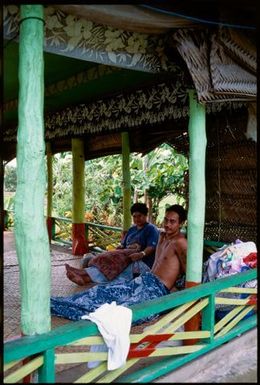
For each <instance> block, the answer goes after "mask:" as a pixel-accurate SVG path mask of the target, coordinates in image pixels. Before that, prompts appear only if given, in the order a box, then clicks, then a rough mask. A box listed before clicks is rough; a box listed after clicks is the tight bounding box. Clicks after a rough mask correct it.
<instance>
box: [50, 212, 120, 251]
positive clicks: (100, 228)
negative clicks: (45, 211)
mask: <svg viewBox="0 0 260 385" xmlns="http://www.w3.org/2000/svg"><path fill="white" fill-rule="evenodd" d="M71 227H72V221H71V219H70V218H64V217H52V240H53V241H55V242H59V243H64V244H68V245H71V244H72V241H71V238H70V234H71ZM85 233H86V239H87V240H88V242H89V247H90V249H93V248H95V247H99V246H100V245H102V248H103V249H105V248H106V246H108V245H117V244H119V242H120V239H121V234H122V228H121V227H115V226H106V225H101V224H98V223H93V222H85ZM64 236H65V237H66V239H64Z"/></svg>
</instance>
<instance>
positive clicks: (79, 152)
mask: <svg viewBox="0 0 260 385" xmlns="http://www.w3.org/2000/svg"><path fill="white" fill-rule="evenodd" d="M71 145H72V163H73V167H72V172H73V196H72V254H73V255H83V254H85V253H86V252H87V251H88V245H87V240H86V235H85V223H84V222H85V217H84V214H85V155H84V140H83V139H81V138H72V143H71Z"/></svg>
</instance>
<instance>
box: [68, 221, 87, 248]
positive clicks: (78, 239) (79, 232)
mask: <svg viewBox="0 0 260 385" xmlns="http://www.w3.org/2000/svg"><path fill="white" fill-rule="evenodd" d="M87 252H88V241H87V239H86V235H85V223H72V254H73V255H83V254H85V253H87Z"/></svg>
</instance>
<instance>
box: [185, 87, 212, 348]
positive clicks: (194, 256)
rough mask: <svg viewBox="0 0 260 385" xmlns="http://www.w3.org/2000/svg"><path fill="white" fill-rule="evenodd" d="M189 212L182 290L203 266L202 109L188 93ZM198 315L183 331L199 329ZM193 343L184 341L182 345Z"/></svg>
mask: <svg viewBox="0 0 260 385" xmlns="http://www.w3.org/2000/svg"><path fill="white" fill-rule="evenodd" d="M189 101H190V117H189V140H190V156H189V211H188V237H187V239H188V251H187V271H186V287H187V288H189V287H192V286H196V285H199V284H200V283H201V278H202V277H201V276H202V264H203V242H204V222H205V154H206V145H207V139H206V110H205V106H203V105H201V104H199V103H198V102H197V100H196V95H195V92H194V91H193V90H192V91H189ZM200 318H201V317H200V314H197V315H196V316H194V317H193V318H192V319H191V320H189V321H188V322H187V323H186V324H185V330H187V331H192V330H199V327H200ZM192 342H193V343H194V342H196V341H195V340H186V342H185V343H187V344H190V343H192Z"/></svg>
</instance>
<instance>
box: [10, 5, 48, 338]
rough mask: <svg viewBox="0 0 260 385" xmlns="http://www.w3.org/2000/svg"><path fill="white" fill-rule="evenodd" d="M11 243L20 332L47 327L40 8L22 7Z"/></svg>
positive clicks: (35, 331)
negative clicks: (14, 253) (16, 274)
mask: <svg viewBox="0 0 260 385" xmlns="http://www.w3.org/2000/svg"><path fill="white" fill-rule="evenodd" d="M20 16H21V21H20V39H19V41H20V43H19V101H18V133H17V190H16V196H15V242H16V250H17V257H18V262H19V270H20V290H21V330H22V334H23V335H33V334H41V333H45V332H47V331H49V330H50V326H51V322H50V321H51V318H50V283H51V263H50V249H49V242H48V235H47V228H46V221H45V218H44V194H45V188H46V173H45V143H44V122H43V95H44V79H43V76H44V72H43V68H44V64H43V37H44V12H43V6H42V5H21V12H20Z"/></svg>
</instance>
